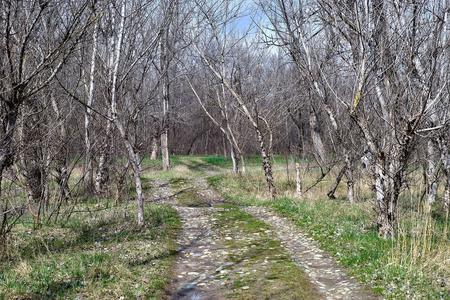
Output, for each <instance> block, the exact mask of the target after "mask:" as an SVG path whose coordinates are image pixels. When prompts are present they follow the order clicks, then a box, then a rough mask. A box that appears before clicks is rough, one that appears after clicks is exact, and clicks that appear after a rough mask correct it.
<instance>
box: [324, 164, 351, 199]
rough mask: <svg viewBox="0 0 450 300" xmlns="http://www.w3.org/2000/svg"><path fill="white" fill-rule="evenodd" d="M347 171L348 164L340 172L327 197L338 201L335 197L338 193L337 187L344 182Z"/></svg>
mask: <svg viewBox="0 0 450 300" xmlns="http://www.w3.org/2000/svg"><path fill="white" fill-rule="evenodd" d="M346 170H347V164H345V165H344V166H343V167H342V168H341V170H340V171H339V174H338V176H337V177H336V180H335V181H334V183H333V185H332V186H331V188H330V189H329V190H328V192H327V196H328V198H330V199H336V197H335V196H334V193H335V192H336V189H337V187H338V186H339V183H340V182H341V180H342V177H343V176H344V173H345V171H346Z"/></svg>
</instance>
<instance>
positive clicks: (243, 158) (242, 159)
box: [239, 153, 246, 174]
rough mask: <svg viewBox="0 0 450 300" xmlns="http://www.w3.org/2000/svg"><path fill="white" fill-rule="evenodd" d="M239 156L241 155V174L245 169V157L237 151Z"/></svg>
mask: <svg viewBox="0 0 450 300" xmlns="http://www.w3.org/2000/svg"><path fill="white" fill-rule="evenodd" d="M239 156H240V157H241V171H242V174H245V172H246V170H245V157H244V155H243V154H242V153H239Z"/></svg>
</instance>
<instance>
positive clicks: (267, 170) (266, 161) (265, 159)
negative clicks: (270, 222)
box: [255, 128, 277, 199]
mask: <svg viewBox="0 0 450 300" xmlns="http://www.w3.org/2000/svg"><path fill="white" fill-rule="evenodd" d="M255 129H256V133H257V135H258V141H259V148H260V150H261V161H262V168H263V170H264V174H265V176H266V182H267V186H268V188H269V195H270V197H271V198H272V199H276V198H277V190H276V188H275V185H274V182H273V176H272V165H271V164H270V156H269V155H268V154H267V152H266V148H265V146H264V139H263V136H262V134H261V132H260V131H259V129H258V128H255Z"/></svg>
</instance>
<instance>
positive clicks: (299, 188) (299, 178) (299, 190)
mask: <svg viewBox="0 0 450 300" xmlns="http://www.w3.org/2000/svg"><path fill="white" fill-rule="evenodd" d="M295 171H296V173H297V180H296V183H297V197H298V198H299V199H301V198H302V196H303V195H302V175H301V173H300V164H299V163H298V162H297V163H295Z"/></svg>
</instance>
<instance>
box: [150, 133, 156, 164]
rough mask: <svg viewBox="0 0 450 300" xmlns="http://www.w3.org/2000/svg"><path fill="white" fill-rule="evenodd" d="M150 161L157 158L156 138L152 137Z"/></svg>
mask: <svg viewBox="0 0 450 300" xmlns="http://www.w3.org/2000/svg"><path fill="white" fill-rule="evenodd" d="M151 151H152V152H151V155H150V159H151V160H156V159H157V158H158V137H157V136H156V135H154V136H153V137H152V150H151Z"/></svg>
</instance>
